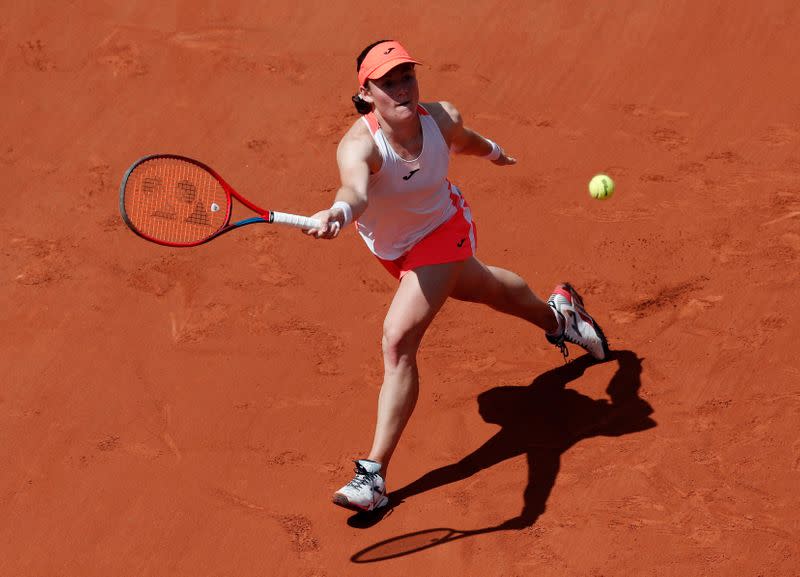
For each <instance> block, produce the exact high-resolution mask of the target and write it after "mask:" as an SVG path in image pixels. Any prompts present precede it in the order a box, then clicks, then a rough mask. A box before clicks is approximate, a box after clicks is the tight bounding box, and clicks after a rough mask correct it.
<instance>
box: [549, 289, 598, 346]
mask: <svg viewBox="0 0 800 577" xmlns="http://www.w3.org/2000/svg"><path fill="white" fill-rule="evenodd" d="M547 304H548V305H550V308H551V309H553V313H554V314H555V315H556V319H557V320H558V331H557V332H556V333H555V334H547V335H546V336H547V340H548V341H550V342H551V343H552V344H554V345H555V346H557V347H558V348H559V349H560V350H561V354H562V355H564V358H565V359H566V358H567V356H569V351H568V350H567V345H566V343H567V342H569V343H573V344H576V345H579V346H581V347H583V348H584V349H586V351H587V352H588V353H589V354H590V355H592V356H593V357H594V358H596V359H597V360H598V361H602V360H605V359H606V358H608V355H609V350H608V342H607V341H606V337H605V335H604V334H603V330H602V329H601V328H600V325H598V324H597V322H595V320H594V319H593V318H592V317H591V315H590V314H589V313H587V312H586V309H585V308H583V299H582V298H581V296H580V295H579V294H578V292H577V291H576V290H575V289H574V288H572V286H571V285H570V284H569V283H564V284H560V285H558V286H557V287H556V288H555V289H553V294H551V295H550V298H549V299H547Z"/></svg>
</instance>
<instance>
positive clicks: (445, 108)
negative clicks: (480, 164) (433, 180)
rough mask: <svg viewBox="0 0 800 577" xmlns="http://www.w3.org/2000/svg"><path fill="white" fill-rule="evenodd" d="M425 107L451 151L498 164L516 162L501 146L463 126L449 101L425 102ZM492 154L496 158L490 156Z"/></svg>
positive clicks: (461, 120) (503, 164)
mask: <svg viewBox="0 0 800 577" xmlns="http://www.w3.org/2000/svg"><path fill="white" fill-rule="evenodd" d="M426 107H427V108H428V109H429V110H430V111H431V114H432V115H433V117H434V118H435V119H436V122H437V124H438V125H439V129H440V130H441V131H442V135H444V138H445V141H446V142H447V144H448V145H449V146H450V150H451V151H452V152H453V153H455V154H466V155H470V156H480V157H484V158H489V159H490V160H492V162H493V163H495V164H497V165H499V166H507V165H510V164H516V163H517V160H516V159H515V158H514V157H512V156H510V155H508V154H507V153H506V151H505V150H503V148H502V147H501V146H499V145H498V144H495V143H494V142H492V141H491V140H489V139H488V138H486V137H485V136H482V135H481V134H479V133H478V132H476V131H475V130H473V129H471V128H468V127H466V126H464V120H463V119H462V118H461V114H460V113H459V112H458V109H456V107H455V106H453V105H452V104H451V103H449V102H437V103H435V104H434V105H430V104H427V105H426ZM493 156H496V158H492V157H493Z"/></svg>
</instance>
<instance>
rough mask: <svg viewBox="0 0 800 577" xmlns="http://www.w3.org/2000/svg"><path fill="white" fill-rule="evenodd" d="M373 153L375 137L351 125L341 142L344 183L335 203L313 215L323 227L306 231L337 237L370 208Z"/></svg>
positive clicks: (338, 153)
mask: <svg viewBox="0 0 800 577" xmlns="http://www.w3.org/2000/svg"><path fill="white" fill-rule="evenodd" d="M372 153H373V144H372V140H371V138H370V139H366V138H364V137H363V135H362V134H359V133H358V132H356V133H354V131H353V130H352V129H351V130H350V131H349V132H348V133H347V134H345V136H344V137H343V138H342V140H341V142H339V147H338V149H337V151H336V162H337V164H338V165H339V178H340V181H341V184H340V186H339V189H338V190H337V191H336V198H335V199H334V202H333V205H332V206H331V207H330V208H328V209H326V210H322V211H320V212H318V213H316V214H315V215H314V218H316V219H318V220H319V221H320V222H321V223H322V224H323V226H322V228H319V229H311V230H307V231H305V232H306V234H308V235H310V236H314V237H316V238H326V239H330V238H336V237H337V236H338V235H339V231H341V229H342V227H344V226H346V225H347V224H350V223H351V222H353V221H354V220H356V219H358V217H359V216H361V215H362V214H363V212H364V211H365V210H366V209H367V184H368V182H369V174H370V168H369V160H370V155H371V154H372Z"/></svg>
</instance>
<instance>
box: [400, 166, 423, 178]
mask: <svg viewBox="0 0 800 577" xmlns="http://www.w3.org/2000/svg"><path fill="white" fill-rule="evenodd" d="M417 172H419V168H415V169H414V170H412V171H411V172H409V173H408V174H407V175H406V176H404V177H403V180H410V179H411V177H412V176H414V174H416V173H417Z"/></svg>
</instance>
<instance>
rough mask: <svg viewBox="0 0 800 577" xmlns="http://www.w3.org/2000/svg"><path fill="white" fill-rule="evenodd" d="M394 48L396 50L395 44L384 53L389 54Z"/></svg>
mask: <svg viewBox="0 0 800 577" xmlns="http://www.w3.org/2000/svg"><path fill="white" fill-rule="evenodd" d="M392 50H394V46H392V47H391V48H387V49H386V52H384V54H389V52H391V51H392Z"/></svg>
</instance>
